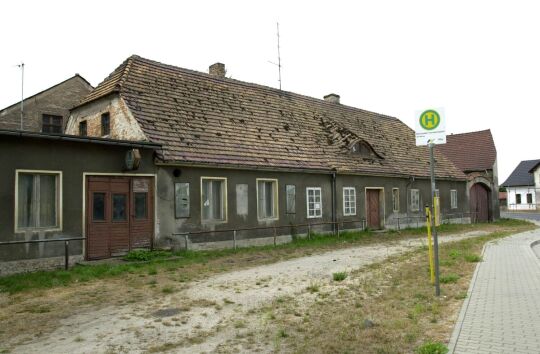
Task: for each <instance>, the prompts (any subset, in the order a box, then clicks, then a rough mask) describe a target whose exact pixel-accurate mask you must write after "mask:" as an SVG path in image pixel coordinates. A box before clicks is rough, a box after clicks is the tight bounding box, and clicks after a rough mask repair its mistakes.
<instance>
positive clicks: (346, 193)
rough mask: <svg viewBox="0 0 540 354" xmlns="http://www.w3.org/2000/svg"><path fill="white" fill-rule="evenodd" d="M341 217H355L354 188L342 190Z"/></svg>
mask: <svg viewBox="0 0 540 354" xmlns="http://www.w3.org/2000/svg"><path fill="white" fill-rule="evenodd" d="M343 215H345V216H350V215H356V189H355V188H354V187H344V188H343Z"/></svg>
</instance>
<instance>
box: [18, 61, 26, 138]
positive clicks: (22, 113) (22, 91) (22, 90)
mask: <svg viewBox="0 0 540 354" xmlns="http://www.w3.org/2000/svg"><path fill="white" fill-rule="evenodd" d="M17 66H18V67H19V68H21V130H24V129H23V117H24V63H23V62H21V63H20V64H17Z"/></svg>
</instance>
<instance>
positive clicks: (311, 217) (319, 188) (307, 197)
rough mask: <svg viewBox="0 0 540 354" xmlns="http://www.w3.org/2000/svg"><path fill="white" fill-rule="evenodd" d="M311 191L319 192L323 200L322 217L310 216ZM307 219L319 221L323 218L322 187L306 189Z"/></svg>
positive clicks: (320, 208) (321, 205) (321, 206)
mask: <svg viewBox="0 0 540 354" xmlns="http://www.w3.org/2000/svg"><path fill="white" fill-rule="evenodd" d="M310 190H313V191H319V194H320V198H321V202H320V207H319V210H320V211H321V215H313V216H309V191H310ZM313 210H317V209H313ZM306 217H307V218H308V219H317V218H322V217H323V202H322V188H321V187H306Z"/></svg>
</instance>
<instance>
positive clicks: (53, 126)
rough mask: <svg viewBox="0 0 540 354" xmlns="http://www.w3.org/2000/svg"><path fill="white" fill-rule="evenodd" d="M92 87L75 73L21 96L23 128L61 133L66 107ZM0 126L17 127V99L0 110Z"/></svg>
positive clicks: (18, 116)
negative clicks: (41, 89) (51, 84)
mask: <svg viewBox="0 0 540 354" xmlns="http://www.w3.org/2000/svg"><path fill="white" fill-rule="evenodd" d="M92 89H93V87H92V85H90V83H89V82H88V81H86V80H85V79H84V78H83V77H82V76H80V75H79V74H75V75H74V76H72V77H70V78H69V79H67V80H64V81H62V82H60V83H59V84H56V85H54V86H52V87H49V88H48V89H46V90H43V91H41V92H39V93H36V94H35V95H33V96H30V97H27V98H25V99H24V109H23V129H22V130H27V131H33V132H43V133H56V134H61V133H63V132H64V128H65V126H66V123H67V120H68V118H69V110H70V109H71V108H72V107H74V106H75V105H77V104H78V103H79V102H80V101H81V99H82V98H83V97H85V96H86V95H88V93H89V92H90V91H92ZM0 129H14V130H21V102H20V101H19V102H17V103H14V104H12V105H11V106H9V107H6V108H4V109H2V110H0Z"/></svg>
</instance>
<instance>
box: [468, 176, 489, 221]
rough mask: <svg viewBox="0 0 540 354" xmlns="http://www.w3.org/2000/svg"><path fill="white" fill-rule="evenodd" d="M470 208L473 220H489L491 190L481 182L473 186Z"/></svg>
mask: <svg viewBox="0 0 540 354" xmlns="http://www.w3.org/2000/svg"><path fill="white" fill-rule="evenodd" d="M470 208H471V219H472V220H473V221H477V222H487V221H489V191H488V190H487V188H486V187H484V186H483V185H482V184H480V183H476V184H474V185H473V186H472V187H471V191H470Z"/></svg>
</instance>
